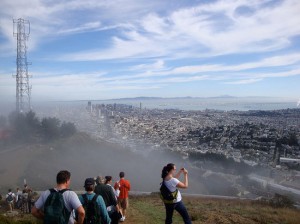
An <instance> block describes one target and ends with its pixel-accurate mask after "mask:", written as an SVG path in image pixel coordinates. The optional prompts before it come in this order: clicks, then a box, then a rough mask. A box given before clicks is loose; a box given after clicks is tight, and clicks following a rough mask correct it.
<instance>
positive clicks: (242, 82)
mask: <svg viewBox="0 0 300 224" xmlns="http://www.w3.org/2000/svg"><path fill="white" fill-rule="evenodd" d="M261 80H262V79H244V80H237V81H232V82H224V83H225V84H234V85H243V84H251V83H256V82H259V81H261Z"/></svg>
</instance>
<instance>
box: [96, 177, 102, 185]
mask: <svg viewBox="0 0 300 224" xmlns="http://www.w3.org/2000/svg"><path fill="white" fill-rule="evenodd" d="M102 183H103V178H102V177H101V176H97V178H96V184H97V185H98V184H102Z"/></svg>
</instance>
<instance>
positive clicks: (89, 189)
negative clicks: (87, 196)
mask: <svg viewBox="0 0 300 224" xmlns="http://www.w3.org/2000/svg"><path fill="white" fill-rule="evenodd" d="M84 189H85V191H94V189H95V186H94V185H86V186H85V187H84Z"/></svg>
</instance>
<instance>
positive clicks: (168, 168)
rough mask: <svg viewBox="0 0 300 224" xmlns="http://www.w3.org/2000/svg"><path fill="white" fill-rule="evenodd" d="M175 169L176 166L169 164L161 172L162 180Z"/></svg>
mask: <svg viewBox="0 0 300 224" xmlns="http://www.w3.org/2000/svg"><path fill="white" fill-rule="evenodd" d="M174 167H175V164H173V163H169V164H167V165H166V166H164V168H163V169H162V171H161V178H163V179H164V178H165V177H166V176H167V175H168V174H169V172H170V171H171V170H173V169H174Z"/></svg>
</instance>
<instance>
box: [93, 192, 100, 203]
mask: <svg viewBox="0 0 300 224" xmlns="http://www.w3.org/2000/svg"><path fill="white" fill-rule="evenodd" d="M98 196H99V195H98V194H95V195H94V197H93V199H92V202H96V200H97V198H98Z"/></svg>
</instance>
